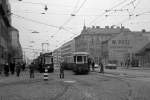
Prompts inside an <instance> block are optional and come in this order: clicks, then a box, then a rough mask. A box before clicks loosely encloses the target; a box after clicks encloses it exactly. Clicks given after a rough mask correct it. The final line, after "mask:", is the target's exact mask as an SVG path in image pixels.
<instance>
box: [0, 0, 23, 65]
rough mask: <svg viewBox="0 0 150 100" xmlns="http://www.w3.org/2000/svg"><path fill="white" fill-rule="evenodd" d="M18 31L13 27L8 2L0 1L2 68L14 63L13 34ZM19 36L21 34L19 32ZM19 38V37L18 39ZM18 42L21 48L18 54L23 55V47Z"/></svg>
mask: <svg viewBox="0 0 150 100" xmlns="http://www.w3.org/2000/svg"><path fill="white" fill-rule="evenodd" d="M14 30H15V31H16V29H14V28H13V27H12V25H11V8H10V4H9V2H8V0H0V66H2V65H3V64H4V63H6V62H7V63H10V62H11V61H12V58H13V55H14V52H13V48H15V47H14V46H13V45H12V42H13V41H14V39H13V37H12V36H13V35H12V33H13V32H14ZM17 33H18V34H19V32H18V31H17ZM18 38H19V37H18ZM17 40H18V42H17V43H18V44H19V48H18V49H17V50H16V52H19V53H20V54H21V53H22V49H21V45H20V42H19V39H17Z"/></svg>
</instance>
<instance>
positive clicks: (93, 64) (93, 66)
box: [92, 61, 95, 71]
mask: <svg viewBox="0 0 150 100" xmlns="http://www.w3.org/2000/svg"><path fill="white" fill-rule="evenodd" d="M92 70H93V71H95V63H94V61H93V62H92Z"/></svg>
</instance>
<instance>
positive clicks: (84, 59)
mask: <svg viewBox="0 0 150 100" xmlns="http://www.w3.org/2000/svg"><path fill="white" fill-rule="evenodd" d="M67 59H68V60H67ZM88 59H89V54H88V53H87V52H74V53H72V54H71V55H69V56H66V57H64V68H65V69H71V70H72V71H73V72H75V73H76V74H83V73H84V74H88V73H89V71H90V67H89V64H88Z"/></svg>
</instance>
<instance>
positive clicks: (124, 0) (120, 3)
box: [89, 0, 127, 25]
mask: <svg viewBox="0 0 150 100" xmlns="http://www.w3.org/2000/svg"><path fill="white" fill-rule="evenodd" d="M126 1H127V0H123V1H121V2H119V3H118V4H116V5H114V6H113V7H111V8H109V9H108V10H112V9H114V8H116V7H118V6H120V5H122V4H123V3H125V2H126ZM106 13H107V10H105V11H104V12H103V13H102V14H100V15H99V16H97V17H96V18H95V19H93V20H92V21H91V22H90V23H89V24H90V25H91V24H92V23H94V22H95V21H96V20H97V19H99V18H100V17H102V16H104V15H105V14H106Z"/></svg>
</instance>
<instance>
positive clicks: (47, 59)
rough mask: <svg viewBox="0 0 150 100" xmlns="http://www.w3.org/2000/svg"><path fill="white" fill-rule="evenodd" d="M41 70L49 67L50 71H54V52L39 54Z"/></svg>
mask: <svg viewBox="0 0 150 100" xmlns="http://www.w3.org/2000/svg"><path fill="white" fill-rule="evenodd" d="M38 63H39V68H38V70H39V71H40V72H44V71H45V68H47V69H48V72H54V64H53V56H52V53H45V54H42V55H40V56H39V58H38Z"/></svg>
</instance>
